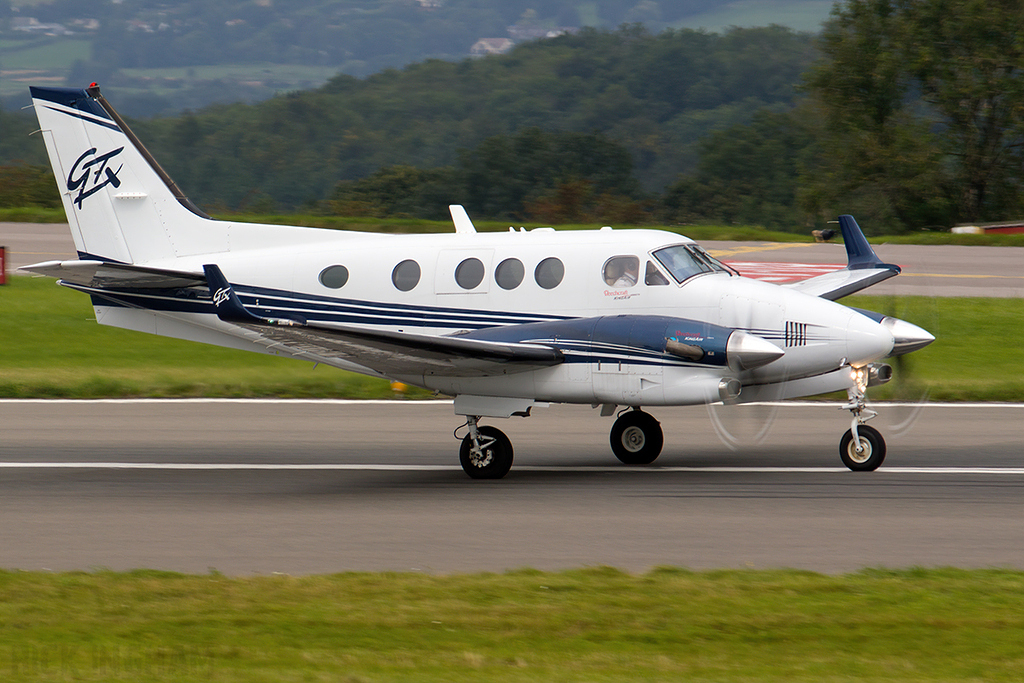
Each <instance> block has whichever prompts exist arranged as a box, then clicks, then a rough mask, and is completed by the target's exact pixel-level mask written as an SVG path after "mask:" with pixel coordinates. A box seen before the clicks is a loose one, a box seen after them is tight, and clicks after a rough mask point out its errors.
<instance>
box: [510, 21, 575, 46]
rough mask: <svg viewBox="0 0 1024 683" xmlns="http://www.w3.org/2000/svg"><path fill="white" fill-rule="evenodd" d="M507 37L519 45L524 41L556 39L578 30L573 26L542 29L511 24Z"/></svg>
mask: <svg viewBox="0 0 1024 683" xmlns="http://www.w3.org/2000/svg"><path fill="white" fill-rule="evenodd" d="M507 30H508V35H509V36H510V37H511V38H512V40H514V41H516V42H517V43H521V42H523V41H524V40H539V39H540V38H557V37H558V36H561V35H565V34H567V33H576V31H578V30H579V29H577V28H576V27H574V26H556V27H555V28H542V27H540V26H523V25H521V24H513V25H512V26H509V27H508V29H507Z"/></svg>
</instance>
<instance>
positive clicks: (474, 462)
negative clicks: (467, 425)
mask: <svg viewBox="0 0 1024 683" xmlns="http://www.w3.org/2000/svg"><path fill="white" fill-rule="evenodd" d="M480 443H481V446H482V448H481V449H480V453H479V454H474V453H473V439H472V437H470V436H469V435H468V434H467V435H466V438H464V439H463V440H462V446H461V447H460V448H459V462H460V463H462V469H463V470H465V472H466V474H468V475H469V476H470V477H472V478H473V479H501V478H502V477H504V476H505V475H506V474H508V471H509V470H510V469H512V442H511V441H509V439H508V437H507V436H505V433H504V432H502V431H501V430H500V429H496V428H495V427H480Z"/></svg>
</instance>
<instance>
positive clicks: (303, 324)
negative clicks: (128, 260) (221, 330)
mask: <svg viewBox="0 0 1024 683" xmlns="http://www.w3.org/2000/svg"><path fill="white" fill-rule="evenodd" d="M204 270H205V271H206V279H207V280H208V282H209V285H210V292H211V293H212V294H213V302H214V305H215V306H216V308H217V316H218V317H219V318H220V319H221V320H224V321H225V322H229V323H232V324H234V325H237V326H239V327H242V328H244V329H246V330H249V331H250V332H252V333H254V334H257V335H259V337H260V338H261V339H262V341H263V343H264V344H266V345H267V346H276V345H281V346H284V347H287V348H288V349H290V350H292V351H296V352H299V353H300V354H301V353H302V352H305V353H309V354H312V355H315V356H318V357H322V358H337V359H340V360H345V361H348V362H352V363H357V364H359V365H362V366H364V367H367V368H370V369H371V370H376V371H377V372H379V373H381V374H383V375H390V376H394V375H408V374H444V375H449V376H481V375H502V374H512V373H516V372H525V371H527V370H535V369H537V368H541V367H546V366H550V365H557V364H559V363H561V362H562V360H563V355H562V352H561V351H559V350H558V349H556V348H553V347H551V346H545V345H542V344H529V343H521V342H496V341H487V340H480V339H464V338H460V337H445V336H434V335H425V334H416V333H407V332H391V331H388V330H375V329H368V328H363V327H353V326H349V325H338V324H331V323H321V322H317V323H310V322H308V321H306V320H303V319H300V318H287V319H286V318H262V317H260V316H257V315H254V314H253V313H251V312H250V311H249V310H247V309H246V308H245V307H244V306H243V304H242V302H241V300H240V299H239V298H238V295H237V294H235V292H234V290H233V289H232V288H231V285H230V284H229V283H228V281H227V279H226V278H225V277H224V275H223V273H221V271H220V268H219V267H217V266H216V265H207V266H204Z"/></svg>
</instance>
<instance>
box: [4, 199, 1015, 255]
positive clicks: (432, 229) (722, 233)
mask: <svg viewBox="0 0 1024 683" xmlns="http://www.w3.org/2000/svg"><path fill="white" fill-rule="evenodd" d="M214 218H217V219H219V220H226V221H238V222H242V223H267V224H271V225H300V226H303V227H308V228H331V229H335V230H360V231H365V232H390V233H403V234H414V233H416V234H419V233H437V232H440V233H445V232H451V231H452V224H451V221H448V220H443V221H429V220H425V219H419V218H371V217H359V216H356V217H349V216H321V215H313V214H273V215H267V214H244V213H224V214H215V215H214ZM0 221H2V222H9V223H66V222H67V218H66V217H65V215H64V210H63V209H41V208H33V207H29V208H0ZM473 223H474V225H475V226H476V228H477V230H480V231H481V232H504V231H506V230H508V229H509V227H510V226H512V227H515V228H516V229H517V230H518V229H519V228H520V227H525V228H526V229H528V230H529V229H532V228H539V227H547V226H549V225H550V224H549V223H520V222H517V223H515V224H514V226H513V224H511V223H510V222H508V221H474V222H473ZM556 227H557V228H558V229H559V230H596V229H597V228H600V227H601V225H600V224H597V223H593V224H570V225H558V226H556ZM617 227H622V228H626V227H643V228H650V229H652V230H665V231H668V232H674V233H677V234H681V235H686V236H687V237H690V238H692V239H694V240H698V241H706V240H722V241H727V242H728V241H743V242H808V241H810V240H811V236H810V231H809V230H808V231H806V232H783V231H780V230H769V229H767V228H764V227H761V226H758V225H644V226H617ZM870 239H871V242H872V244H932V245H935V244H958V245H965V246H1003V247H1012V246H1016V247H1024V235H999V234H989V235H967V234H953V233H949V232H916V233H911V234H907V235H882V236H875V237H871V238H870Z"/></svg>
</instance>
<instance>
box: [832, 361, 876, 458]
mask: <svg viewBox="0 0 1024 683" xmlns="http://www.w3.org/2000/svg"><path fill="white" fill-rule="evenodd" d="M851 372H852V374H853V386H852V387H850V388H849V389H847V390H846V394H847V396H848V397H849V401H847V403H846V405H844V406H843V407H842V408H841V410H849V411H850V412H851V413H853V420H852V422H851V424H850V428H849V429H848V430H846V433H845V434H843V438H842V439H840V441H839V457H840V458H842V460H843V464H844V465H846V466H847V467H849V468H850V469H851V470H853V471H854V472H871V471H873V470H877V469H878V467H879V466H880V465H881V464H882V461H883V460H885V439H883V438H882V435H881V434H879V433H878V430H877V429H875V428H874V427H869V426H868V425H866V424H865V422H867V421H868V420H870V419H871V418H873V417H875V416H876V415H878V413H876V412H875V411H873V410H871V409H870V408H868V407H867V397H866V396H865V394H864V392H865V390H866V389H867V385H868V376H867V373H868V370H867V368H856V369H852V371H851Z"/></svg>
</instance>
